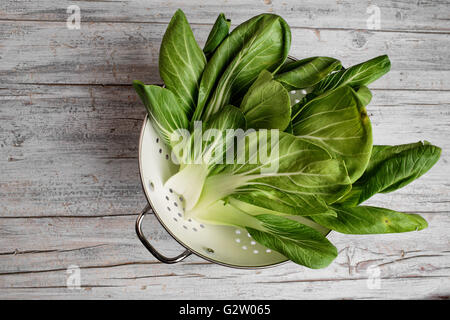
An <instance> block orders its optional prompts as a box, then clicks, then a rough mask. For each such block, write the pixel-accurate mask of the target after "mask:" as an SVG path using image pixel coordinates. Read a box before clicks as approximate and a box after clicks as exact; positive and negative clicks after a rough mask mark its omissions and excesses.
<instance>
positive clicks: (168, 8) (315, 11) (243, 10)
mask: <svg viewBox="0 0 450 320" xmlns="http://www.w3.org/2000/svg"><path fill="white" fill-rule="evenodd" d="M74 4H75V5H78V6H79V7H80V9H81V12H82V21H85V22H111V23H117V22H126V23H133V22H139V23H140V24H142V23H149V24H151V23H161V22H162V23H168V22H169V20H170V18H171V17H172V15H173V13H174V12H175V10H177V9H178V8H181V9H183V11H185V12H186V15H187V18H188V19H189V22H190V23H191V24H210V25H211V24H213V23H214V20H215V18H216V16H217V15H218V13H219V12H223V13H225V15H226V16H227V18H231V20H232V25H233V26H235V25H237V24H239V23H241V22H243V21H244V20H247V19H248V18H249V17H251V16H254V15H257V14H260V13H263V12H270V13H275V14H279V15H281V16H282V17H283V18H284V19H285V20H286V21H287V22H288V23H289V25H290V26H291V27H293V28H296V27H304V28H319V29H324V28H328V29H330V28H331V29H352V30H354V29H359V30H364V29H367V18H368V17H369V16H370V14H371V13H370V10H369V12H368V9H367V8H368V7H369V6H370V5H374V4H375V5H377V6H378V7H379V8H380V12H381V19H382V20H381V29H382V30H392V31H397V32H408V31H414V32H443V33H448V32H450V23H449V12H448V5H449V2H448V1H446V0H421V1H404V0H403V1H402V0H378V1H376V2H373V1H348V0H322V1H316V0H303V1H296V0H282V1H279V0H247V1H241V0H218V1H206V0H190V1H185V0H175V1H164V0H152V1H147V0H109V1H106V2H105V1H104V0H100V1H96V0H89V1H83V0H62V1H58V2H57V5H55V2H54V1H51V0H40V1H29V0H16V1H3V2H2V3H1V4H0V19H1V20H21V21H24V20H32V21H36V20H38V21H66V20H67V17H68V14H67V13H66V8H67V7H68V6H69V5H74Z"/></svg>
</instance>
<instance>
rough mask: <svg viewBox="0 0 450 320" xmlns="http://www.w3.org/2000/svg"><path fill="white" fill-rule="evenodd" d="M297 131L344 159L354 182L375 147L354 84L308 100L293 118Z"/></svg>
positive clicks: (370, 129)
mask: <svg viewBox="0 0 450 320" xmlns="http://www.w3.org/2000/svg"><path fill="white" fill-rule="evenodd" d="M293 131H294V135H296V136H298V137H301V138H303V139H305V140H308V141H311V142H312V143H315V144H317V145H319V146H321V147H323V148H324V149H326V150H327V151H328V152H330V154H331V155H332V156H333V157H335V158H336V159H341V160H343V161H344V162H345V165H346V167H347V170H348V173H349V176H350V179H351V181H352V182H354V181H356V180H357V179H358V178H359V177H360V176H361V175H362V174H363V172H364V170H365V168H366V166H367V164H368V162H369V158H370V152H371V150H372V128H371V125H370V121H369V117H368V116H367V113H366V110H365V108H364V106H363V105H362V103H361V101H360V100H359V98H358V96H357V94H356V93H355V91H354V90H353V89H352V88H351V87H349V86H343V87H340V88H338V89H335V90H332V91H330V92H327V93H325V94H323V95H321V96H319V97H317V98H315V99H313V100H311V101H310V102H308V103H307V104H306V105H305V106H304V107H303V108H302V109H301V110H300V111H299V112H298V113H297V115H295V116H294V117H293Z"/></svg>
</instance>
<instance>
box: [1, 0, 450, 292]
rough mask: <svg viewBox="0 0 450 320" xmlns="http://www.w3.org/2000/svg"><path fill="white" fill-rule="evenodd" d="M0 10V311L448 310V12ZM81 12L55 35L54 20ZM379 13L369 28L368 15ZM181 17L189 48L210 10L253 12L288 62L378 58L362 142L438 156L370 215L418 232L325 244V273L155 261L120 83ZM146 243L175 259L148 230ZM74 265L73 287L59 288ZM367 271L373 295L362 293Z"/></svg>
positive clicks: (234, 11) (140, 67)
mask: <svg viewBox="0 0 450 320" xmlns="http://www.w3.org/2000/svg"><path fill="white" fill-rule="evenodd" d="M243 3H244V2H243V1H235V0H229V1H225V0H224V1H200V0H195V1H170V2H166V1H149V0H146V1H144V0H140V1H137V0H136V1H132V0H125V1H108V2H104V1H58V2H56V3H55V2H54V1H48V0H45V1H27V0H17V1H2V2H1V3H0V298H7V299H14V298H33V299H37V298H67V299H72V298H87V299H93V298H118V299H124V298H137V299H155V298H168V299H175V298H186V299H192V298H195V299H203V298H216V299H225V298H239V299H251V298H253V299H258V298H267V299H273V298H286V299H291V298H295V299H298V298H303V299H314V298H327V299H328V298H330V299H347V298H362V299H364V298H367V299H377V298H400V299H405V298H431V299H440V298H444V299H448V298H449V297H450V278H449V276H450V236H449V234H448V230H449V227H450V221H449V214H450V205H449V204H450V182H449V172H450V163H449V161H450V155H449V151H448V150H450V139H449V137H450V109H449V108H450V81H449V79H450V64H449V61H450V41H449V40H450V16H449V14H450V4H449V2H448V1H381V0H380V1H376V2H373V1H344V0H337V1H312V0H311V1H309V0H308V1H301V2H299V1H291V0H289V1H288V0H285V1H275V0H272V1H270V0H264V1H263V0H261V1H256V0H252V1H246V2H245V4H243ZM71 4H76V5H78V6H79V7H80V8H81V30H68V29H67V28H66V19H67V17H68V14H67V13H66V8H67V7H68V6H69V5H71ZM372 4H376V5H378V6H379V8H380V10H381V29H380V30H368V29H367V23H366V21H367V19H368V17H369V14H368V13H367V12H366V10H367V8H368V7H369V6H370V5H372ZM178 7H181V8H182V9H183V10H184V11H185V12H186V15H187V17H188V19H189V21H190V22H191V23H192V24H193V29H194V32H195V34H196V36H197V38H198V40H199V42H200V43H204V41H205V39H206V36H207V34H208V31H209V29H210V27H211V24H212V23H213V22H214V20H215V17H216V15H217V14H218V13H219V12H225V13H226V14H227V16H229V17H230V18H231V19H232V21H233V25H236V24H237V23H240V22H242V21H243V20H245V19H247V18H249V17H250V16H252V15H255V14H258V13H261V12H274V13H277V14H280V15H282V16H283V17H284V18H286V20H287V21H288V23H289V24H290V25H291V26H292V34H293V43H292V49H291V54H292V55H293V56H297V57H304V56H313V55H331V56H335V57H337V58H340V59H341V60H342V61H343V63H344V64H346V65H349V64H353V63H357V62H360V61H363V60H365V59H369V58H371V57H374V56H376V55H379V54H384V53H387V54H389V56H390V58H391V60H392V71H391V72H390V73H389V74H388V75H387V76H386V77H384V78H382V79H380V80H379V81H377V82H376V83H374V84H373V85H372V86H371V89H373V94H374V98H373V101H372V103H371V104H370V106H369V108H368V110H369V114H370V115H371V119H372V123H373V130H374V139H375V143H386V144H399V143H407V142H414V141H418V140H428V141H431V142H432V143H434V144H437V145H439V146H441V147H442V148H443V153H442V157H441V160H440V161H439V163H438V164H437V165H436V166H435V167H434V168H433V169H432V170H431V171H430V172H429V173H427V174H426V175H425V176H424V177H422V178H421V179H420V180H418V181H415V182H414V183H412V184H411V185H409V186H407V187H405V188H404V189H401V190H399V191H397V192H395V193H392V194H388V195H383V196H377V197H375V198H374V199H373V200H371V201H370V203H371V204H375V205H380V206H386V207H389V208H393V209H397V210H401V211H406V212H417V213H420V214H423V216H424V217H425V218H426V219H427V220H428V222H429V228H428V229H426V230H424V231H421V232H413V233H407V234H397V235H395V234H394V235H374V236H348V235H340V234H337V233H333V234H332V235H331V240H332V242H333V243H335V245H336V246H337V248H338V250H339V252H340V253H339V257H338V258H337V259H336V261H335V262H334V263H333V264H332V265H331V266H330V267H328V268H326V269H322V270H309V269H306V268H302V267H299V266H297V265H295V264H293V263H287V264H284V265H282V266H279V267H275V268H270V269H263V270H256V271H255V270H237V269H229V268H225V267H221V266H217V265H214V264H211V263H209V262H205V261H203V260H202V259H200V258H197V257H189V258H188V259H186V261H185V262H182V263H179V264H176V265H164V264H161V263H159V262H157V261H156V259H154V258H153V257H152V256H150V254H149V253H148V252H147V251H146V250H145V248H144V247H143V246H142V245H141V244H140V242H139V240H138V239H137V237H136V236H135V233H134V220H135V217H136V214H137V213H138V211H139V210H140V209H141V208H143V207H144V205H145V203H146V200H145V197H144V195H143V193H142V191H141V187H140V181H139V172H138V164H137V156H138V155H137V143H138V135H139V130H140V126H141V124H142V119H143V116H144V114H145V111H144V108H143V107H142V105H141V103H140V102H139V101H138V100H137V99H136V95H135V93H134V92H133V89H132V87H131V86H130V82H131V80H133V79H140V80H143V81H145V82H147V83H157V82H160V79H159V76H158V70H157V59H158V50H159V44H160V41H161V37H162V35H163V33H164V30H165V28H166V26H167V23H168V21H169V19H170V17H171V15H172V14H173V12H174V11H175V10H176V9H177V8H178ZM145 230H147V233H148V234H149V236H150V238H151V241H152V242H154V243H155V245H156V246H157V247H158V248H160V249H161V251H163V252H165V253H167V254H169V255H175V254H177V253H178V252H180V250H181V248H180V247H179V246H178V245H177V244H175V243H174V241H173V240H171V239H170V237H169V236H168V235H167V234H166V233H165V232H164V231H163V230H162V228H161V227H160V226H159V225H158V223H157V222H156V221H155V219H154V218H150V219H148V221H146V222H145ZM70 265H77V266H79V267H80V270H81V271H80V272H81V288H80V289H73V290H71V289H68V288H67V287H66V281H67V277H68V274H67V272H66V270H67V268H68V267H69V266H70ZM371 266H378V267H379V270H380V276H381V282H380V288H373V286H370V283H369V285H368V277H369V276H370V270H371V269H370V268H372V267H371Z"/></svg>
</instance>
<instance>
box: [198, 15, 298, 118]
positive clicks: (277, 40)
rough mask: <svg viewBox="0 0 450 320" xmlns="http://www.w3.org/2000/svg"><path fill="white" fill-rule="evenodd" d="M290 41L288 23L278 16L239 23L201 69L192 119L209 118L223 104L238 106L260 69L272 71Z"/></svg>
mask: <svg viewBox="0 0 450 320" xmlns="http://www.w3.org/2000/svg"><path fill="white" fill-rule="evenodd" d="M290 43H291V33H290V29H289V26H288V25H287V24H286V22H285V21H284V20H283V19H282V18H281V17H279V16H277V15H273V14H262V15H259V16H256V17H254V18H252V19H250V20H248V21H246V22H244V23H243V24H241V25H239V26H238V27H237V28H236V29H234V30H233V31H232V32H231V33H230V35H229V36H228V37H227V38H226V39H225V40H224V41H223V42H222V44H221V45H220V46H219V47H218V48H217V49H216V51H215V52H214V54H213V56H212V57H211V59H210V60H209V61H208V63H207V65H206V67H205V70H204V71H203V75H202V79H201V82H200V87H199V98H198V104H197V109H196V110H195V113H194V116H193V120H200V119H202V120H203V121H208V119H209V118H210V117H211V116H212V115H213V114H215V113H216V112H218V111H219V110H220V109H221V108H222V107H223V106H225V105H227V104H229V103H231V104H233V105H239V104H240V101H241V99H242V96H243V95H244V94H245V92H246V91H247V89H248V88H249V87H250V85H251V84H252V83H253V81H254V80H255V79H256V78H257V76H258V75H259V73H260V72H261V71H262V70H269V71H271V72H273V71H275V70H277V69H278V68H279V67H280V66H281V65H282V63H283V62H284V61H285V59H286V57H287V55H288V50H289V47H290ZM205 106H206V108H205Z"/></svg>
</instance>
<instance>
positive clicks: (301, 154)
mask: <svg viewBox="0 0 450 320" xmlns="http://www.w3.org/2000/svg"><path fill="white" fill-rule="evenodd" d="M277 135H278V134H277ZM272 137H273V136H272V134H271V132H270V131H269V132H260V131H256V132H250V133H248V134H247V135H245V136H244V137H243V140H244V142H245V153H243V154H247V155H250V158H246V159H242V161H239V159H237V161H235V163H232V164H229V163H224V164H204V166H203V168H204V171H205V172H207V173H202V174H200V173H198V172H197V175H198V176H200V177H203V176H206V179H205V180H204V183H203V184H202V181H199V182H198V183H197V181H196V182H195V183H193V181H192V180H189V179H185V176H186V174H185V173H184V172H183V171H190V170H191V165H186V166H185V167H184V168H183V169H182V170H181V171H180V172H178V173H177V174H175V175H174V176H172V177H171V178H170V179H169V180H168V181H167V183H166V186H167V187H168V188H171V189H173V190H174V191H175V192H177V193H178V194H180V195H182V196H183V198H184V199H186V202H187V204H186V210H187V211H186V215H188V216H192V217H195V215H196V214H198V212H199V211H202V210H204V209H205V208H207V207H208V206H209V205H211V204H212V203H214V202H215V201H218V200H220V199H223V198H225V197H226V196H228V195H231V194H232V193H235V192H245V191H247V190H248V189H249V188H250V190H251V189H253V188H258V186H264V187H267V188H271V189H276V190H280V191H282V192H291V193H293V194H297V195H299V196H304V197H308V196H314V195H320V197H321V198H322V199H324V200H325V201H327V202H329V203H331V202H334V201H336V200H338V199H339V198H341V197H342V196H343V195H344V194H346V193H347V192H348V191H349V190H350V179H349V177H348V175H347V170H346V168H345V166H344V163H343V162H341V161H339V160H336V159H333V158H332V157H331V156H330V155H329V154H328V152H326V151H325V150H324V149H322V148H320V147H318V146H316V145H314V144H312V143H310V142H307V141H305V140H303V139H300V138H297V137H294V136H293V135H290V134H288V133H283V132H280V133H279V137H277V138H278V139H272ZM269 140H270V143H268V142H267V141H269ZM274 140H275V141H274ZM277 140H278V141H277ZM260 149H265V150H267V153H266V154H267V155H268V156H267V158H265V157H262V156H261V152H258V151H259V150H260ZM252 150H257V152H254V151H253V152H252ZM196 168H197V167H196ZM193 189H197V190H202V191H201V196H199V197H195V198H193V197H191V198H190V197H189V195H188V194H185V193H186V191H188V192H189V193H191V192H192V190H193ZM195 194H196V195H198V192H196V193H195Z"/></svg>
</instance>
